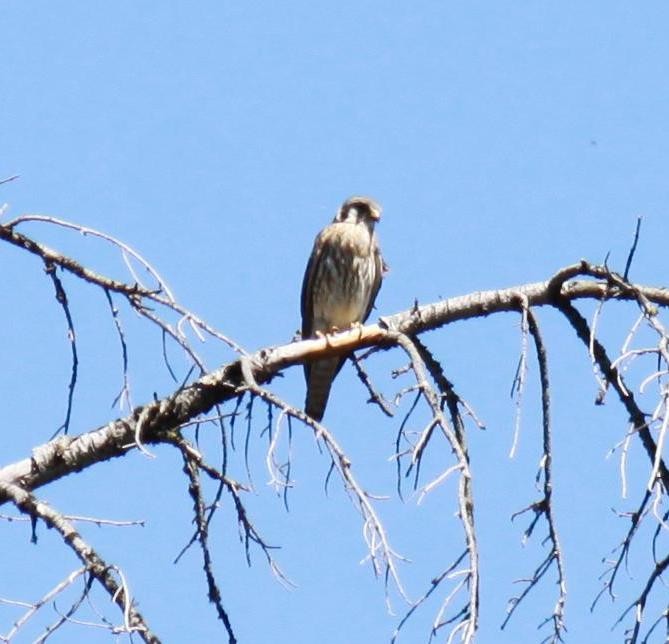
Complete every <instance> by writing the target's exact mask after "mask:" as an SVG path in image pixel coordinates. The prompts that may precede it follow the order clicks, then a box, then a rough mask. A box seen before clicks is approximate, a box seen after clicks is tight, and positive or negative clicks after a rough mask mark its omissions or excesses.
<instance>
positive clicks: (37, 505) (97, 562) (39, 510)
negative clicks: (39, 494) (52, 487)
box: [0, 482, 160, 644]
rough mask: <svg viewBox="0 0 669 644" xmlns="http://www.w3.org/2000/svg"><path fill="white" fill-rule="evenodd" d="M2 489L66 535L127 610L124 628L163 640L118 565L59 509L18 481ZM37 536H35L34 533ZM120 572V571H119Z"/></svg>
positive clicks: (149, 638) (148, 639)
mask: <svg viewBox="0 0 669 644" xmlns="http://www.w3.org/2000/svg"><path fill="white" fill-rule="evenodd" d="M0 490H1V491H2V495H3V496H4V497H5V498H8V499H11V501H12V502H13V503H14V505H15V506H16V507H17V508H18V509H19V510H21V512H24V513H25V514H27V515H28V516H30V517H32V518H33V519H34V520H37V519H41V520H42V521H43V522H44V523H45V524H46V525H47V526H48V527H49V528H53V529H55V530H56V531H57V532H59V533H60V534H61V536H62V537H63V541H64V542H65V543H66V544H67V545H68V546H69V547H70V548H71V549H72V550H73V551H74V553H75V554H76V556H77V557H78V558H79V560H80V561H81V562H82V563H83V564H84V565H85V566H86V570H87V571H88V572H89V574H91V575H92V576H93V577H94V578H95V579H97V581H98V582H99V583H100V584H101V585H102V587H103V588H104V589H105V590H106V591H107V593H108V594H109V596H110V598H111V599H112V601H113V602H114V603H116V604H117V605H118V607H119V608H120V609H121V611H122V612H123V619H124V630H125V631H126V632H128V633H133V632H134V633H137V634H138V635H139V636H140V637H141V638H142V639H143V640H144V641H145V642H147V643H149V644H160V640H159V639H158V637H157V636H156V635H155V634H154V633H153V632H152V631H151V629H150V628H149V627H148V625H147V623H146V621H145V619H144V617H142V615H141V613H140V612H139V611H138V610H137V608H136V607H135V604H134V601H133V599H132V597H130V595H129V593H128V589H127V586H126V585H125V583H124V582H123V577H122V575H121V574H120V573H119V577H121V583H119V582H118V581H117V580H116V579H115V578H114V575H113V573H112V571H114V570H117V569H116V567H115V566H111V565H110V564H108V563H106V562H105V561H104V559H102V557H100V555H98V554H97V552H96V551H95V550H94V549H93V548H92V547H91V546H90V545H89V544H88V543H86V541H84V540H83V539H82V537H81V535H80V534H79V533H78V532H77V531H76V529H75V527H74V526H73V525H72V524H71V523H70V522H69V521H68V520H67V519H65V518H64V517H63V515H61V514H60V513H59V512H56V511H55V510H54V509H53V508H51V507H49V506H48V505H47V504H46V503H43V502H41V501H39V500H38V499H37V498H36V497H35V496H34V495H32V494H30V493H29V492H26V491H25V490H24V489H22V488H21V487H19V486H18V485H14V484H12V483H5V482H0ZM33 538H34V537H33ZM117 572H118V571H117Z"/></svg>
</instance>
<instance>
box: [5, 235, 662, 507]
mask: <svg viewBox="0 0 669 644" xmlns="http://www.w3.org/2000/svg"><path fill="white" fill-rule="evenodd" d="M6 233H7V230H6V229H3V228H2V227H0V237H2V235H3V234H6ZM9 234H12V233H11V231H10V233H9ZM13 234H15V235H16V233H13ZM586 266H587V265H586V264H585V263H583V264H575V265H573V266H570V267H567V268H566V269H563V270H562V271H559V272H558V273H557V274H556V276H555V277H553V278H551V279H550V280H548V281H545V282H536V283H533V284H526V285H521V286H516V287H513V288H508V289H502V290H498V291H481V292H478V293H475V294H472V295H465V296H460V297H454V298H451V299H448V300H444V301H441V302H436V303H433V304H427V305H425V306H421V307H418V306H416V307H413V308H411V309H409V310H407V311H403V312H401V313H397V314H395V315H393V316H390V317H386V318H382V319H381V322H380V324H371V325H369V326H366V327H363V328H359V329H352V330H350V331H346V332H343V333H339V334H336V335H333V336H328V337H326V338H319V339H314V340H304V341H302V342H295V343H292V344H287V345H283V346H279V347H270V348H266V349H262V350H260V351H258V352H257V353H256V354H255V355H254V356H252V357H251V359H250V360H249V364H250V365H251V369H252V373H253V377H254V379H255V382H256V383H258V384H264V383H266V382H268V381H270V380H271V379H272V377H273V376H274V375H276V374H277V373H278V372H279V371H281V370H282V369H284V368H286V367H289V366H292V365H296V364H301V363H303V362H304V361H305V360H311V359H314V358H316V357H318V358H322V357H327V356H330V355H341V354H348V353H350V352H352V351H353V350H355V349H360V348H364V347H369V346H372V345H384V344H391V343H392V342H391V341H390V340H389V338H388V329H391V330H393V331H394V332H399V333H401V334H407V335H415V334H419V333H422V332H424V331H429V330H432V329H436V328H437V327H440V326H443V325H446V324H449V323H451V322H455V321H457V320H465V319H469V318H476V317H481V316H487V315H490V314H492V313H499V312H504V311H514V312H515V311H517V309H518V298H519V296H522V297H523V298H524V299H525V301H527V304H528V306H541V305H546V304H554V303H555V300H554V298H555V291H556V290H558V291H559V294H560V301H561V302H565V301H569V300H575V299H583V298H590V299H625V300H636V298H637V294H638V293H642V294H643V295H644V296H645V297H646V298H647V299H648V300H650V301H652V302H654V303H656V304H659V305H661V306H669V290H667V289H659V288H651V287H645V286H638V287H636V294H635V293H631V292H621V291H619V290H617V289H612V288H611V287H610V285H607V284H605V283H600V282H594V281H580V280H579V281H573V282H564V280H565V279H569V278H570V277H573V275H575V274H578V273H579V271H586V268H585V267H586ZM119 286H120V284H119ZM126 288H128V287H126ZM121 290H122V289H121ZM245 389H246V383H245V381H244V378H243V376H242V372H241V362H240V360H236V361H234V362H231V363H229V364H227V365H224V366H223V367H221V368H219V369H217V370H215V371H213V372H211V373H209V374H207V375H205V376H203V377H202V378H200V379H199V380H197V381H195V382H194V383H192V384H190V385H188V386H186V387H184V388H182V389H180V390H178V391H176V392H175V393H174V394H172V395H171V396H169V397H166V398H163V399H162V400H158V401H156V402H153V403H150V404H148V405H145V406H144V407H138V408H136V409H135V410H134V411H133V412H132V414H130V415H129V416H126V417H125V418H119V419H117V420H114V421H112V422H111V423H109V424H107V425H105V426H103V427H101V428H99V429H97V430H93V431H90V432H87V433H84V434H81V435H79V436H76V437H70V436H62V437H60V438H57V439H56V440H54V441H51V442H50V443H47V444H46V445H42V446H40V447H38V448H36V449H35V450H34V451H33V454H32V456H31V457H30V458H27V459H24V460H23V461H19V462H17V463H14V464H12V465H8V466H6V467H4V468H2V469H0V482H6V483H17V484H19V485H21V486H22V487H23V488H24V489H28V490H31V489H35V488H37V487H39V486H41V485H45V484H47V483H49V482H50V481H53V480H55V479H58V478H60V477H62V476H66V475H67V474H70V473H72V472H77V471H80V470H82V469H84V468H86V467H89V466H90V465H93V464H95V463H98V462H100V461H105V460H108V459H110V458H115V457H118V456H122V455H124V454H125V453H126V452H127V451H129V450H130V449H133V448H136V446H137V445H136V440H135V439H136V437H140V438H141V441H142V442H143V443H156V442H160V441H161V440H163V438H164V437H165V436H166V435H167V434H168V433H169V432H170V430H173V429H175V428H176V427H178V426H180V425H181V424H183V423H185V422H188V421H189V420H192V419H193V418H195V417H197V416H199V415H200V414H203V413H206V412H208V411H209V410H210V409H211V408H212V407H213V406H214V405H216V404H220V403H223V402H225V401H226V400H230V399H233V398H235V397H237V396H238V395H239V394H240V393H242V392H243V391H244V390H245ZM6 501H7V498H6V496H5V495H4V494H2V493H1V492H0V503H4V502H6Z"/></svg>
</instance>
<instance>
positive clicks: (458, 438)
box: [389, 331, 479, 643]
mask: <svg viewBox="0 0 669 644" xmlns="http://www.w3.org/2000/svg"><path fill="white" fill-rule="evenodd" d="M389 335H390V337H391V338H392V339H393V340H394V341H395V342H396V343H397V344H398V345H399V346H400V347H402V349H404V351H405V352H406V354H407V356H408V357H409V360H410V361H411V365H412V369H413V371H414V374H415V377H416V382H417V384H418V386H419V388H420V391H421V394H422V396H423V398H424V399H425V401H426V402H427V404H428V406H429V408H430V411H431V412H432V416H433V418H434V419H435V421H436V422H437V423H438V426H439V428H440V429H441V431H442V433H443V434H444V436H445V437H446V438H447V440H448V443H449V445H450V447H451V449H452V450H453V452H454V453H455V456H456V461H457V465H458V469H459V470H460V484H459V492H458V505H459V516H460V521H461V523H462V526H463V529H464V533H465V543H466V546H467V555H468V559H469V568H468V569H467V570H464V571H462V574H463V575H464V581H465V582H466V584H467V585H468V587H469V593H468V601H467V602H466V604H465V606H464V607H463V608H462V609H461V610H460V611H457V625H456V626H455V627H454V630H453V632H452V635H453V633H454V632H455V631H462V634H461V640H462V641H463V642H465V643H469V642H472V641H473V639H474V635H475V633H476V630H477V627H478V609H479V570H478V546H477V542H476V532H475V529H474V504H473V499H472V492H471V472H470V469H469V456H468V454H467V447H466V443H465V436H464V431H463V426H462V419H461V418H460V416H459V413H458V412H457V411H456V415H455V418H456V422H455V428H453V427H451V425H450V424H449V423H448V421H447V420H446V418H445V416H444V413H443V406H442V404H441V402H440V397H439V396H438V395H437V393H436V392H435V391H434V389H433V388H432V387H431V386H430V384H429V383H428V380H427V373H426V369H427V368H426V362H425V359H424V357H423V356H425V357H426V358H427V359H428V360H429V358H430V357H431V356H430V354H429V352H427V351H426V348H425V347H424V345H422V343H417V342H416V340H415V339H411V338H409V337H408V336H406V335H404V334H402V333H397V332H395V331H390V332H389ZM421 350H422V354H423V355H421ZM437 366H438V365H435V369H433V373H434V376H435V377H436V380H437V382H439V383H440V387H441V388H442V389H444V390H445V391H446V392H447V391H448V389H450V386H449V385H450V383H447V382H445V378H444V377H443V372H441V369H440V368H439V369H437V368H436V367H437ZM444 395H445V402H446V403H447V404H448V399H449V396H448V394H447V393H445V394H444ZM459 587H460V586H458V587H456V588H459ZM452 597H453V594H451V595H449V596H448V597H447V598H446V600H445V601H444V603H443V604H442V608H441V610H440V617H439V619H438V620H437V622H435V626H434V627H433V632H436V631H437V630H439V629H440V628H442V627H443V626H445V625H447V624H449V623H451V621H452V620H450V619H447V620H443V619H442V618H441V614H443V613H444V612H445V610H446V609H447V608H448V607H449V605H450V602H451V599H452Z"/></svg>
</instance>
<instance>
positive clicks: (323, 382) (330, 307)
mask: <svg viewBox="0 0 669 644" xmlns="http://www.w3.org/2000/svg"><path fill="white" fill-rule="evenodd" d="M380 219H381V206H380V205H379V204H378V203H377V202H376V201H374V200H373V199H371V198H369V197H350V198H349V199H347V200H346V201H344V203H343V204H342V205H341V207H340V208H339V210H338V211H337V214H336V215H335V217H334V220H333V221H332V223H331V224H330V225H328V226H326V227H325V228H323V230H321V232H320V233H319V234H318V235H317V236H316V240H315V241H314V247H313V250H312V251H311V256H310V257H309V261H308V263H307V268H306V271H305V273H304V279H303V281H302V297H301V309H302V339H304V340H306V339H308V338H313V337H319V336H322V335H324V334H327V333H332V332H334V331H340V330H344V329H347V328H350V327H352V326H355V325H359V324H362V323H364V322H365V320H367V318H368V317H369V314H370V313H371V311H372V308H373V306H374V301H375V299H376V296H377V294H378V292H379V289H380V288H381V281H382V279H383V273H384V271H385V270H386V266H385V263H384V260H383V258H382V256H381V250H380V248H379V243H378V240H377V236H376V233H375V232H374V227H375V225H376V224H377V223H378V222H379V220H380ZM347 357H348V356H335V357H332V358H324V359H322V360H315V361H311V362H306V363H305V364H304V376H305V380H306V384H307V395H306V400H305V406H304V410H305V412H306V413H307V414H308V415H309V416H310V417H311V418H313V419H314V420H315V421H317V422H320V421H321V420H322V418H323V414H324V413H325V406H326V404H327V401H328V397H329V395H330V387H331V386H332V382H333V380H334V379H335V377H336V376H337V374H338V373H339V370H340V369H341V368H342V366H343V364H344V362H346V358H347Z"/></svg>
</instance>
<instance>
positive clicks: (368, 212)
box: [334, 197, 381, 228]
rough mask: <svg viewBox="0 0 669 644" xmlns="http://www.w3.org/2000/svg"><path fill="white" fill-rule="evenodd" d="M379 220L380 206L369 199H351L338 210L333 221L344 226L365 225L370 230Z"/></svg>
mask: <svg viewBox="0 0 669 644" xmlns="http://www.w3.org/2000/svg"><path fill="white" fill-rule="evenodd" d="M380 219H381V206H379V204H378V203H376V201H374V199H370V198H369V197H351V198H350V199H347V200H346V201H345V202H344V203H343V204H342V205H341V208H339V210H338V212H337V214H336V216H335V218H334V220H335V222H339V223H345V224H361V223H365V224H367V225H368V226H369V227H370V228H373V227H374V224H375V223H376V222H377V221H379V220H380Z"/></svg>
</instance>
